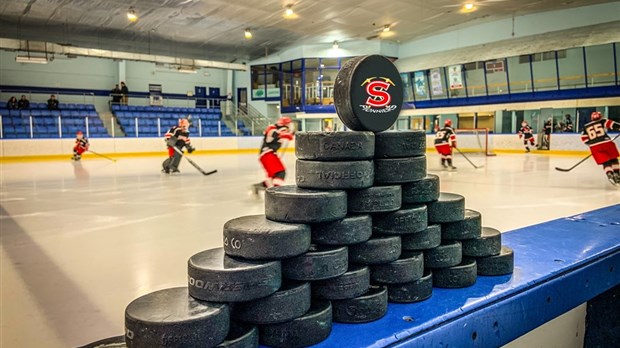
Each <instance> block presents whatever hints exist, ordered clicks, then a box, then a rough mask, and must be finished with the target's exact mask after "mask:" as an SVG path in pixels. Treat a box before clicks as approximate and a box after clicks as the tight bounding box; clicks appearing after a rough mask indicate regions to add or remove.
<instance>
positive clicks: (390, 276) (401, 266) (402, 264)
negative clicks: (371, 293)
mask: <svg viewBox="0 0 620 348" xmlns="http://www.w3.org/2000/svg"><path fill="white" fill-rule="evenodd" d="M423 274H424V256H423V254H422V253H421V252H419V251H403V252H402V253H401V255H400V258H398V260H396V261H393V262H390V263H384V264H381V265H374V266H370V279H372V281H373V282H378V283H382V284H398V283H409V282H412V281H414V280H416V279H420V278H421V277H422V275H423Z"/></svg>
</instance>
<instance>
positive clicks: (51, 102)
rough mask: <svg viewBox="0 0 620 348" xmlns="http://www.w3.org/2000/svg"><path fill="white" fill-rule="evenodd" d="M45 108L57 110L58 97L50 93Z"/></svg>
mask: <svg viewBox="0 0 620 348" xmlns="http://www.w3.org/2000/svg"><path fill="white" fill-rule="evenodd" d="M47 109H48V110H58V99H56V96H55V95H53V94H52V95H50V98H49V99H48V100H47Z"/></svg>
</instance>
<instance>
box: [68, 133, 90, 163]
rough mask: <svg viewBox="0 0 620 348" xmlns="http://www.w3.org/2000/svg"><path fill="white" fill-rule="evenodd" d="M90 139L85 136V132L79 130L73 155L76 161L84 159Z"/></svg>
mask: <svg viewBox="0 0 620 348" xmlns="http://www.w3.org/2000/svg"><path fill="white" fill-rule="evenodd" d="M88 146H90V144H89V143H88V139H86V137H84V133H82V131H78V132H77V133H76V134H75V146H73V157H71V159H72V160H74V161H79V160H81V159H82V154H83V153H84V152H86V151H88Z"/></svg>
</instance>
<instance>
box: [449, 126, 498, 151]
mask: <svg viewBox="0 0 620 348" xmlns="http://www.w3.org/2000/svg"><path fill="white" fill-rule="evenodd" d="M454 132H455V133H456V144H457V146H458V148H459V150H461V151H462V152H467V153H472V154H480V155H485V156H495V154H494V153H493V142H492V141H491V139H490V138H489V129H488V128H457V129H455V130H454Z"/></svg>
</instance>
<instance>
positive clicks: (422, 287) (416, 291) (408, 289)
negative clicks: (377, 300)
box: [387, 270, 433, 303]
mask: <svg viewBox="0 0 620 348" xmlns="http://www.w3.org/2000/svg"><path fill="white" fill-rule="evenodd" d="M387 288H388V299H389V301H390V302H398V303H411V302H420V301H424V300H426V299H428V298H430V297H431V296H432V295H433V272H431V271H430V270H426V271H424V275H423V276H422V278H420V279H417V280H414V281H412V282H409V283H402V284H389V285H388V286H387Z"/></svg>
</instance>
